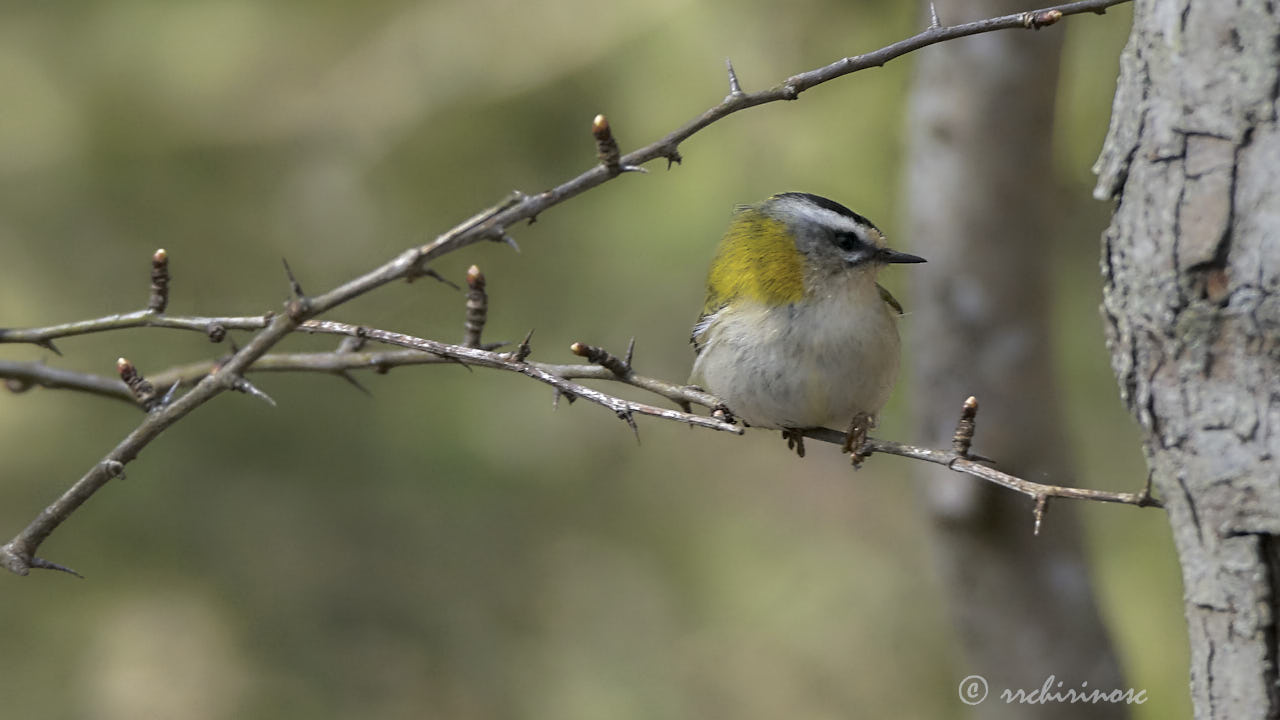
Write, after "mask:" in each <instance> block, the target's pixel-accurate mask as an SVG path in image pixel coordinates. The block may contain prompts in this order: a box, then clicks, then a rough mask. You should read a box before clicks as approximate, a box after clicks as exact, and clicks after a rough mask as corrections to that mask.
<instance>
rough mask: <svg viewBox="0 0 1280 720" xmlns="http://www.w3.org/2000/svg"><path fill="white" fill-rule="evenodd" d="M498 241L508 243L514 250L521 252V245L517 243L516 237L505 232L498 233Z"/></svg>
mask: <svg viewBox="0 0 1280 720" xmlns="http://www.w3.org/2000/svg"><path fill="white" fill-rule="evenodd" d="M498 242H501V243H506V244H507V245H510V246H511V249H512V250H515V251H516V252H520V246H519V245H517V244H516V239H515V238H513V237H511V236H510V235H508V234H506V233H505V232H499V233H498Z"/></svg>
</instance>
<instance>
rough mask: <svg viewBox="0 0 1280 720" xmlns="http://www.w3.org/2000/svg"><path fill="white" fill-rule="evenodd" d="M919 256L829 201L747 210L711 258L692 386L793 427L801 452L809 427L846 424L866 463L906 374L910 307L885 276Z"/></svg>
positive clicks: (785, 430) (755, 421)
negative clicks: (902, 318)
mask: <svg viewBox="0 0 1280 720" xmlns="http://www.w3.org/2000/svg"><path fill="white" fill-rule="evenodd" d="M920 262H925V260H924V258H921V257H917V256H915V255H909V254H907V253H902V252H897V251H895V250H890V249H889V248H888V247H886V246H885V237H884V233H882V232H880V229H879V228H877V227H876V226H875V225H873V224H872V223H871V221H870V220H868V219H866V218H865V217H863V216H861V215H859V214H857V213H855V212H853V211H852V210H850V209H848V208H846V207H845V206H843V205H841V204H839V203H837V202H833V201H831V200H828V199H826V198H824V197H819V196H817V195H811V194H809V193H799V192H786V193H781V194H778V195H774V196H772V197H770V198H769V199H767V200H765V201H764V202H762V203H760V204H758V205H748V206H740V207H739V208H738V210H737V212H736V214H735V215H734V217H733V220H732V222H731V223H730V225H729V229H728V231H726V232H725V235H724V238H723V239H722V240H721V241H720V246H719V248H718V249H717V251H716V256H715V259H714V260H712V262H711V270H710V272H709V273H708V277H707V301H706V304H705V305H704V306H703V308H702V316H701V317H700V318H699V319H698V322H697V324H696V325H694V326H693V335H692V337H691V338H690V342H692V343H693V347H694V350H695V352H696V353H697V358H696V360H695V361H694V364H693V373H692V376H691V378H690V382H691V383H694V384H696V385H700V386H701V387H703V388H704V389H706V390H707V391H708V392H710V393H711V394H713V395H715V396H717V397H719V398H720V399H721V400H723V401H724V403H725V405H726V406H727V409H728V411H729V412H730V413H731V414H732V415H734V416H736V417H738V418H740V419H741V420H742V421H743V422H745V423H746V424H747V425H753V426H757V427H764V428H775V429H780V430H782V435H783V437H784V438H786V440H787V443H788V445H789V446H790V447H793V448H794V449H795V450H796V452H797V453H799V455H800V456H801V457H804V443H803V435H802V434H801V432H802V431H803V430H805V429H807V428H815V427H827V426H830V425H835V426H837V427H845V426H846V425H847V427H848V431H847V433H846V439H845V445H844V450H845V452H853V453H854V454H855V460H856V458H857V452H856V451H857V450H858V449H859V448H861V447H862V443H863V442H864V441H865V439H866V434H867V431H868V430H869V429H870V428H871V427H874V426H875V423H876V415H877V413H879V412H880V408H882V407H884V404H885V402H886V401H888V399H889V392H890V391H891V390H892V388H893V383H894V380H896V379H897V376H898V353H899V340H898V328H897V324H896V321H895V315H901V314H902V305H900V304H899V303H898V301H897V300H896V299H895V298H894V297H893V295H891V294H889V291H888V290H886V289H884V288H883V287H881V286H880V285H879V284H878V283H877V282H876V274H877V273H878V272H879V271H880V270H881V269H882V268H883V267H884V266H885V265H886V264H888V263H920Z"/></svg>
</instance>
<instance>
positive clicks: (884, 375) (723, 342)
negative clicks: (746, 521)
mask: <svg viewBox="0 0 1280 720" xmlns="http://www.w3.org/2000/svg"><path fill="white" fill-rule="evenodd" d="M855 281H861V282H855ZM838 285H839V287H838V288H836V289H835V292H833V293H831V294H828V295H824V296H818V297H812V298H810V299H809V301H808V302H805V303H797V304H792V305H786V306H781V307H773V308H768V307H765V306H763V305H760V304H757V303H747V304H743V303H735V305H734V307H733V308H731V309H730V308H726V309H723V310H721V311H720V312H719V313H717V314H716V316H714V318H712V319H711V320H710V321H709V322H707V323H705V329H703V330H702V332H701V333H700V334H699V337H698V340H699V343H700V344H701V345H702V346H703V347H702V352H701V353H700V354H699V355H698V358H697V360H696V362H695V363H694V367H693V382H696V383H698V384H700V385H702V386H703V387H704V388H706V390H707V391H708V392H710V393H712V394H713V395H716V396H717V397H719V398H720V399H721V400H723V401H724V402H725V404H726V405H728V406H729V409H730V410H732V411H733V412H734V413H735V414H736V415H737V416H738V417H740V418H742V419H743V420H745V421H746V422H747V423H749V424H751V425H754V426H757V427H769V428H809V427H835V428H839V429H843V428H844V427H845V426H847V425H848V424H849V421H850V420H851V419H852V418H853V416H854V415H855V414H857V413H867V414H869V415H872V416H874V415H875V414H876V413H878V412H879V411H880V408H882V407H884V404H885V402H886V401H888V399H889V393H890V391H891V390H892V388H893V383H894V381H895V380H896V379H897V375H898V353H899V340H898V330H897V327H896V325H895V322H894V318H893V316H892V314H891V313H890V311H889V308H888V306H886V305H885V303H884V302H883V301H882V300H881V299H880V297H879V294H878V292H877V290H876V286H875V283H874V282H873V281H871V280H870V279H869V278H866V277H855V278H851V279H850V282H847V283H838Z"/></svg>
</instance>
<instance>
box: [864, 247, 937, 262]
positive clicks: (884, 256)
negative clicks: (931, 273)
mask: <svg viewBox="0 0 1280 720" xmlns="http://www.w3.org/2000/svg"><path fill="white" fill-rule="evenodd" d="M876 259H877V260H879V261H880V262H883V263H922V262H928V260H925V259H924V258H922V257H920V256H919V255H911V254H910V253H904V252H898V251H897V250H890V249H889V248H881V249H880V250H879V252H877V253H876Z"/></svg>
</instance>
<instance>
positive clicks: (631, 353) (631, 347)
mask: <svg viewBox="0 0 1280 720" xmlns="http://www.w3.org/2000/svg"><path fill="white" fill-rule="evenodd" d="M635 354H636V337H635V336H634V335H632V336H631V342H628V343H627V357H626V359H625V360H623V361H622V364H624V365H626V366H627V367H631V358H633V357H635Z"/></svg>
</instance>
